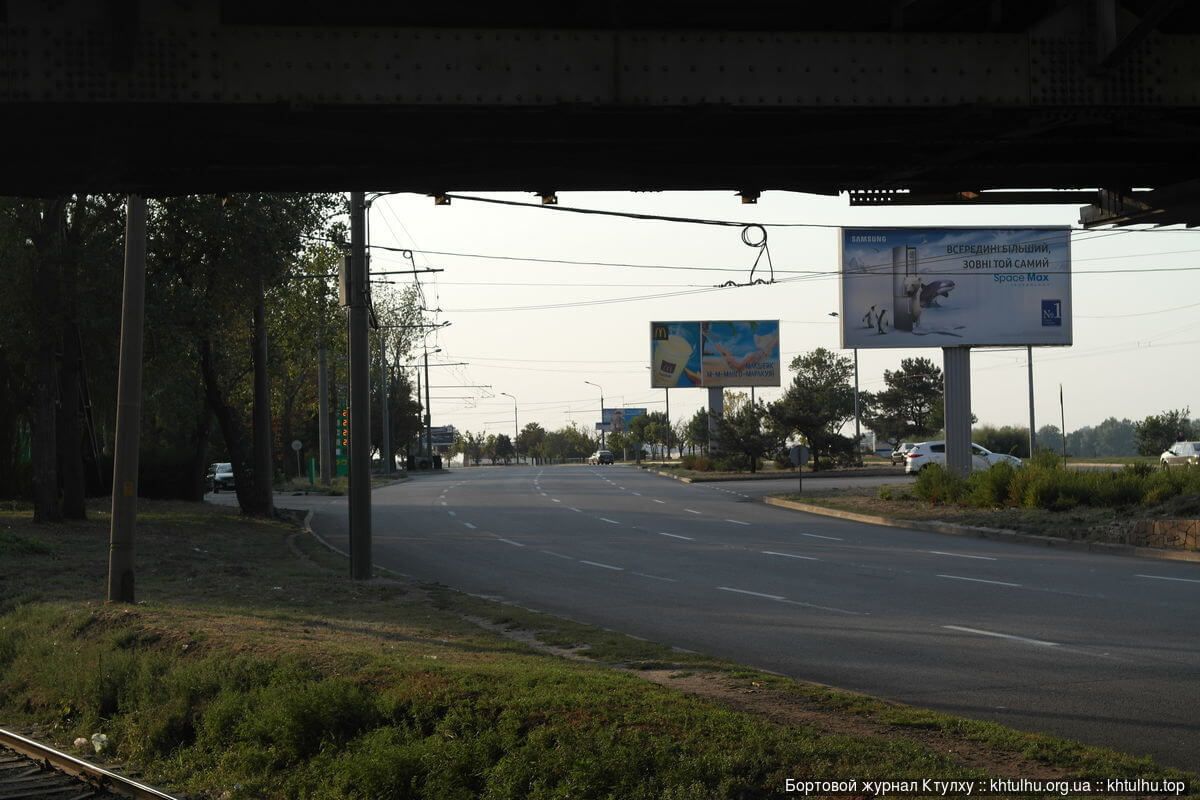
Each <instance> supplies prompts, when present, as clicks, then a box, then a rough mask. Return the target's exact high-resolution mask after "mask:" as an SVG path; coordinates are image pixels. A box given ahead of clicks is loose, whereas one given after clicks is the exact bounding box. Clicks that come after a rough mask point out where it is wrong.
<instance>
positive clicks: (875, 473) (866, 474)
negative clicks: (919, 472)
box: [642, 467, 904, 483]
mask: <svg viewBox="0 0 1200 800" xmlns="http://www.w3.org/2000/svg"><path fill="white" fill-rule="evenodd" d="M642 469H644V470H645V471H646V472H653V473H654V474H655V475H662V476H663V477H664V478H671V479H672V480H677V481H682V482H683V483H724V482H726V481H730V482H732V481H742V482H747V483H748V482H752V481H774V480H796V479H797V477H798V476H797V475H796V473H794V472H789V473H787V474H786V475H771V476H769V477H766V478H762V477H749V476H747V477H744V478H739V477H729V476H728V475H723V476H721V477H713V478H703V477H702V478H689V477H685V476H683V475H676V474H675V473H673V472H664V471H663V470H659V469H650V468H649V467H642ZM881 476H882V477H897V478H903V477H904V473H903V472H901V473H899V474H897V473H896V471H895V470H888V469H867V470H863V471H861V472H855V473H853V474H852V475H847V474H846V473H845V472H838V471H836V470H821V471H820V472H805V473H804V480H810V479H811V480H816V481H819V480H823V479H825V478H845V477H852V478H878V477H881Z"/></svg>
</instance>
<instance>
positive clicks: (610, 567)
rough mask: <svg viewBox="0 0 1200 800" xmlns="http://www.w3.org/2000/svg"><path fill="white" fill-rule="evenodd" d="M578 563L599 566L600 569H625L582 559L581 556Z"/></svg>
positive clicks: (616, 570) (620, 570) (615, 570)
mask: <svg viewBox="0 0 1200 800" xmlns="http://www.w3.org/2000/svg"><path fill="white" fill-rule="evenodd" d="M579 563H580V564H587V565H589V566H592V567H600V568H601V569H611V570H613V571H614V572H624V571H625V568H624V567H614V566H613V565H612V564H601V563H600V562H599V561H584V560H583V559H582V558H581V559H579Z"/></svg>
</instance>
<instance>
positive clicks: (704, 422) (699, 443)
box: [682, 408, 708, 452]
mask: <svg viewBox="0 0 1200 800" xmlns="http://www.w3.org/2000/svg"><path fill="white" fill-rule="evenodd" d="M682 441H684V442H686V443H687V446H688V447H690V448H692V451H693V452H695V450H696V448H700V450H701V451H702V452H706V451H707V450H708V409H706V408H700V409H697V411H696V413H695V414H693V415H692V418H691V419H690V420H688V421H687V423H686V425H685V426H684V429H683V438H682Z"/></svg>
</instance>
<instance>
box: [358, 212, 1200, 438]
mask: <svg viewBox="0 0 1200 800" xmlns="http://www.w3.org/2000/svg"><path fill="white" fill-rule="evenodd" d="M464 194H470V195H471V196H474V197H480V198H488V199H497V200H505V201H510V202H516V203H523V204H529V205H528V207H515V206H510V205H500V204H495V203H487V202H480V201H478V200H475V201H472V200H466V199H457V198H456V199H454V200H453V201H452V203H451V204H450V205H448V206H435V205H434V203H433V200H432V198H430V197H427V196H425V195H411V194H399V195H389V196H386V197H381V198H378V199H376V200H375V201H374V203H373V204H372V207H371V211H370V220H369V237H370V244H371V245H372V246H373V247H377V246H382V247H393V248H396V247H398V248H408V249H411V250H412V258H413V260H414V261H415V263H416V265H417V266H418V267H420V268H436V269H441V270H444V271H442V272H438V273H426V274H422V275H420V276H419V278H420V282H421V287H422V291H423V292H424V296H425V298H426V302H427V305H428V308H430V309H433V310H434V311H433V313H432V314H431V316H432V318H433V319H434V320H436V321H437V322H449V323H450V324H449V325H448V326H447V327H445V328H441V329H438V330H436V331H433V332H431V333H430V334H429V335H428V337H427V338H428V344H429V347H430V348H431V350H432V349H438V350H439V352H435V353H432V354H431V356H430V365H431V369H430V376H431V378H430V382H431V384H432V387H431V395H432V400H431V403H430V406H431V409H432V417H433V425H435V426H439V425H454V426H455V427H456V428H458V429H459V430H460V431H468V430H469V431H474V432H486V433H507V434H510V435H511V434H512V432H513V428H514V425H513V413H514V398H515V410H516V415H517V421H518V425H519V427H524V426H525V425H526V424H527V423H528V422H538V423H540V424H541V425H542V426H543V427H544V428H546V429H548V430H552V429H557V428H561V427H563V426H565V425H569V424H577V425H579V426H581V427H583V428H585V429H587V430H589V431H590V430H594V426H595V423H596V422H598V421H599V419H600V398H601V391H602V392H603V397H604V405H605V406H606V407H609V408H614V407H635V408H647V409H649V410H651V411H662V410H664V407H665V403H666V402H667V401H668V398H667V397H666V390H663V389H651V388H650V371H649V362H650V332H649V323H650V322H651V321H676V320H773V319H778V320H780V349H781V351H782V360H783V363H784V364H785V365H786V364H788V363H789V362H790V361H791V360H792V358H793V357H795V356H797V355H801V354H804V353H808V352H810V351H812V350H814V349H816V348H818V347H825V348H829V349H832V350H835V351H837V352H841V353H843V354H844V355H846V356H850V357H852V356H853V354H854V352H853V351H852V350H844V351H843V350H842V349H841V344H840V341H841V337H840V327H839V325H840V321H839V319H838V318H836V317H833V316H830V312H834V311H837V310H838V309H839V303H840V293H839V291H840V290H839V275H838V272H839V263H838V253H839V250H838V242H839V236H840V233H839V228H840V227H841V226H847V227H871V226H881V227H884V226H918V227H941V226H979V227H994V226H1025V225H1031V226H1044V225H1064V226H1071V227H1073V228H1075V229H1076V230H1074V231H1073V232H1072V234H1071V257H1072V287H1071V289H1072V312H1073V334H1074V341H1073V344H1072V345H1070V346H1060V347H1035V348H1034V349H1033V382H1034V416H1035V424H1036V426H1037V427H1038V428H1040V427H1042V426H1043V425H1046V424H1053V425H1055V426H1059V425H1060V424H1061V423H1060V421H1059V420H1060V415H1065V421H1066V429H1067V430H1068V431H1072V430H1076V429H1078V428H1080V427H1083V426H1088V425H1096V424H1099V423H1100V422H1102V421H1103V420H1105V419H1107V418H1108V417H1116V418H1118V419H1123V418H1129V419H1133V420H1140V419H1142V418H1144V417H1146V416H1147V415H1149V414H1156V413H1160V412H1162V411H1165V410H1168V409H1174V408H1185V407H1191V408H1192V410H1193V412H1196V413H1200V359H1198V358H1197V353H1198V351H1200V329H1198V325H1197V322H1200V229H1197V230H1187V229H1182V228H1158V229H1149V228H1145V227H1142V228H1139V229H1133V230H1131V229H1122V230H1113V229H1107V230H1105V229H1101V230H1090V231H1085V230H1082V229H1080V228H1079V224H1078V217H1079V207H1078V205H1077V204H1075V205H1058V206H1052V205H1042V206H989V207H979V208H959V207H953V208H952V207H945V206H940V207H934V206H924V207H896V208H878V207H870V208H851V207H850V205H849V201H848V199H847V198H846V197H845V196H841V197H825V196H816V195H806V194H800V193H789V192H765V193H763V195H762V196H761V198H760V199H759V202H758V203H757V204H756V205H744V204H742V203H741V202H740V199H739V198H738V197H737V196H736V195H734V194H733V193H729V192H661V193H634V192H624V193H618V192H606V193H591V192H564V193H562V194H560V195H559V196H558V200H559V205H558V207H557V208H554V207H543V206H541V205H540V201H539V199H538V197H537V196H536V195H533V194H530V193H508V194H475V193H464ZM567 208H582V209H600V210H606V211H615V212H622V213H633V214H649V215H658V216H670V217H686V218H692V219H708V220H724V221H732V222H744V223H747V224H758V225H761V226H763V228H764V230H765V231H766V233H767V237H768V238H767V247H768V248H769V255H770V261H771V265H772V267H773V269H774V277H775V281H776V282H775V283H772V284H766V285H754V286H742V287H735V288H721V289H717V288H714V287H715V286H717V285H719V284H722V283H725V282H726V281H733V282H737V283H747V282H749V278H750V270H751V267H752V266H753V265H754V263H755V259H756V258H757V257H758V255H759V251H758V250H757V249H756V248H753V247H750V246H747V245H746V244H744V243H743V241H742V236H741V235H742V229H741V228H739V227H729V226H713V225H698V224H688V223H680V222H668V221H661V220H641V219H629V218H623V217H614V216H603V215H591V214H577V213H571V212H569V211H566V210H564V209H567ZM755 235H757V234H755ZM579 262H599V263H579ZM411 264H412V262H410V261H408V260H407V259H405V258H404V256H403V255H402V254H400V253H395V252H390V251H386V250H383V249H373V250H372V262H371V268H372V270H373V271H383V270H396V269H403V268H406V267H410V266H411ZM764 273H765V274H764ZM754 277H755V278H764V277H770V270H769V269H768V268H767V262H766V259H765V258H763V259H760V260H759V263H758V267H757V270H756V271H755V273H754ZM403 280H406V281H407V280H411V279H407V278H405V279H403ZM934 344H936V345H937V346H931V347H926V348H909V349H860V350H859V351H858V374H859V387H860V391H863V392H868V391H879V390H880V389H882V388H884V381H883V373H884V371H885V370H894V369H897V368H898V367H899V366H900V361H901V359H903V358H910V357H926V358H929V359H931V360H933V361H934V363H935V364H937V365H938V366H939V367H940V366H941V365H942V350H941V346H940V344H941V343H940V342H938V343H934ZM463 362H465V363H463ZM435 365H441V366H435ZM789 375H790V373H787V374H786V375H785V378H784V383H785V386H786V383H787V381H788V376H789ZM585 381H591V382H592V383H593V384H599V386H600V387H601V388H597V387H596V386H593V385H590V384H588V383H586V382H585ZM1028 386H1029V385H1028V372H1027V354H1026V349H1025V348H1024V347H1017V348H991V349H988V348H974V349H972V352H971V398H972V409H973V412H974V414H975V415H976V417H977V418H978V423H977V424H986V425H1016V426H1022V427H1023V426H1027V425H1028V423H1029V388H1028ZM1060 386H1061V387H1062V396H1063V404H1062V409H1061V411H1060V404H1059V388H1060ZM501 392H506V393H507V394H508V395H512V397H509V396H506V395H502V394H501ZM782 392H783V388H782V387H781V388H764V387H760V388H758V389H756V390H755V396H756V397H757V398H758V399H762V400H767V401H770V400H774V399H776V398H777V397H779V396H780V394H781V393H782ZM706 401H707V392H706V390H704V389H699V388H695V389H690V388H689V389H684V388H678V389H671V390H670V396H669V403H670V416H671V418H672V420H679V419H687V418H690V417H691V416H692V415H693V414H694V413H695V411H696V410H697V409H699V408H701V407H702V406H704V405H705V404H706ZM852 431H853V423H852V422H851V423H850V425H849V426H848V429H847V430H846V431H844V432H847V433H852Z"/></svg>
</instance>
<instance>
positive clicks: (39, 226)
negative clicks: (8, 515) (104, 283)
mask: <svg viewBox="0 0 1200 800" xmlns="http://www.w3.org/2000/svg"><path fill="white" fill-rule="evenodd" d="M41 209H42V213H41V218H40V219H39V220H37V222H36V223H35V224H36V231H37V232H36V234H35V235H34V243H35V244H34V246H35V248H36V250H37V254H38V265H37V268H36V269H35V270H34V274H33V281H34V285H33V298H34V304H35V305H36V307H37V312H38V318H39V319H40V320H41V322H42V328H41V330H39V331H36V332H35V335H36V336H37V337H38V345H37V347H36V348H35V353H36V356H35V358H36V362H35V364H34V367H33V384H34V385H33V402H32V407H31V408H30V415H29V416H30V420H29V427H30V449H31V450H32V459H33V464H32V467H33V519H34V521H35V522H55V521H58V520H60V519H62V505H61V503H60V502H59V494H58V425H57V422H58V401H59V394H58V358H59V353H58V335H59V331H60V325H59V320H60V319H61V314H60V308H59V301H60V297H59V275H60V269H61V264H60V260H61V258H62V248H63V233H64V232H63V225H64V222H65V210H66V203H65V198H61V197H59V198H54V199H52V200H47V201H45V203H44V204H42V206H41Z"/></svg>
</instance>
